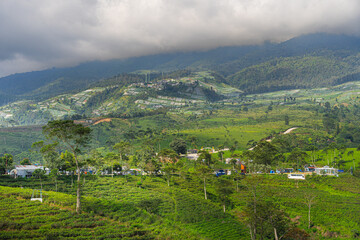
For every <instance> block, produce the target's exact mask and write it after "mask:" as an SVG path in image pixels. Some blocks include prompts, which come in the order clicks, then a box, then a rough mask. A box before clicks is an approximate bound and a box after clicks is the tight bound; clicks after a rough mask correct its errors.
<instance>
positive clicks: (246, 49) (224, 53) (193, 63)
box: [0, 33, 360, 104]
mask: <svg viewBox="0 0 360 240" xmlns="http://www.w3.org/2000/svg"><path fill="white" fill-rule="evenodd" d="M359 52H360V38H358V37H354V36H345V35H331V34H323V33H318V34H310V35H303V36H299V37H296V38H293V39H290V40H288V41H285V42H282V43H265V44H263V45H258V46H237V47H236V46H235V47H219V48H216V49H211V50H209V51H201V52H183V53H167V54H158V55H150V56H143V57H133V58H129V59H123V60H108V61H93V62H87V63H82V64H79V65H78V66H74V67H70V68H52V69H47V70H44V71H34V72H28V73H17V74H13V75H10V76H6V77H3V78H0V104H5V103H7V102H11V101H13V100H14V99H16V100H19V99H46V98H49V97H53V96H56V95H59V94H64V93H67V92H76V91H80V90H84V89H86V88H87V87H89V86H90V85H91V84H94V83H96V82H98V81H101V80H104V79H107V78H111V77H113V76H116V75H118V74H121V73H131V72H136V71H141V70H148V71H149V70H150V71H158V72H169V71H174V70H178V69H192V70H196V71H199V70H211V71H215V72H217V73H218V74H219V75H220V76H222V77H223V80H224V82H226V83H230V84H231V85H232V86H233V87H238V88H242V86H243V85H244V84H243V82H244V81H245V80H244V79H243V78H242V77H241V72H242V71H244V69H247V68H254V67H255V68H256V69H257V68H258V67H259V66H258V65H261V64H264V63H266V62H271V61H275V60H277V59H280V60H281V61H284V59H287V58H294V59H295V60H296V57H300V58H307V57H308V56H309V55H310V56H312V57H319V56H322V57H325V58H327V59H333V58H335V59H338V63H340V62H342V61H343V60H344V59H346V58H349V57H351V56H352V57H353V58H356V59H355V65H356V66H355V67H354V69H352V70H351V71H347V72H344V73H343V72H339V73H334V74H335V75H334V76H333V77H334V78H336V79H340V80H337V81H335V82H337V83H339V81H340V82H341V79H344V78H345V79H346V76H347V75H351V76H357V73H359V72H360V67H359V66H360V64H359V61H358V56H357V54H358V53H359ZM294 59H292V60H294ZM315 67H316V66H315ZM324 69H327V68H324ZM288 70H289V71H290V75H294V74H295V72H296V71H295V70H294V69H291V68H290V69H288ZM319 74H324V72H319ZM316 78H317V76H314V77H313V78H311V79H316ZM299 79H302V76H299V77H298V79H297V80H296V81H299ZM311 79H308V80H307V81H312V80H311ZM352 79H353V80H358V79H357V78H356V79H354V77H352ZM328 80H329V81H328V84H333V83H332V81H333V79H328ZM246 81H248V82H250V83H251V81H252V82H253V84H252V85H254V84H257V83H256V82H257V80H256V79H252V78H249V79H246ZM262 82H266V83H264V84H265V85H269V86H270V87H267V88H263V89H262V90H259V91H260V92H264V91H269V90H273V89H274V88H276V86H277V85H278V84H274V83H273V82H272V81H271V79H270V80H269V79H267V78H266V77H265V78H264V79H262ZM283 85H289V88H296V87H299V84H295V85H294V84H292V83H291V81H290V82H286V83H284V84H283ZM303 86H305V87H306V86H320V85H317V84H316V83H315V85H314V84H311V83H308V84H303ZM241 90H244V91H245V92H249V93H254V92H256V91H258V90H257V89H256V88H252V87H251V86H250V87H249V88H247V87H245V89H241Z"/></svg>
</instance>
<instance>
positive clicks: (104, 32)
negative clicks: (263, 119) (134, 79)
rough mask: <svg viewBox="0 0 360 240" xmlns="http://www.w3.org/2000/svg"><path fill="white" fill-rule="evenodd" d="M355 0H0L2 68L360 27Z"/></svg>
mask: <svg viewBox="0 0 360 240" xmlns="http://www.w3.org/2000/svg"><path fill="white" fill-rule="evenodd" d="M358 22H360V1H358V0H291V1H289V0H221V1H219V0H172V1H168V0H62V1H56V0H27V1H23V0H3V1H1V2H0V29H2V34H1V38H0V76H4V75H6V74H10V73H13V72H18V71H29V70H35V69H41V68H47V67H52V66H70V65H73V64H76V63H79V62H82V61H89V60H95V59H99V60H105V59H111V58H126V57H131V56H140V55H146V54H153V53H161V52H169V51H172V52H173V51H187V50H200V49H208V48H215V47H217V46H229V45H244V44H254V43H255V44H256V43H261V42H263V41H283V40H286V39H289V38H291V37H295V36H297V35H301V34H308V33H314V32H329V33H344V34H354V35H359V34H360V27H359V24H358Z"/></svg>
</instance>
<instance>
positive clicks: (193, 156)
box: [9, 149, 342, 179]
mask: <svg viewBox="0 0 360 240" xmlns="http://www.w3.org/2000/svg"><path fill="white" fill-rule="evenodd" d="M224 150H226V149H224ZM210 151H212V152H213V153H214V152H216V151H215V150H214V149H210ZM199 155H200V153H199V152H198V150H197V149H191V150H188V152H187V154H186V155H185V156H186V157H187V158H188V159H190V160H197V159H198V157H199ZM233 160H236V161H233ZM225 162H226V164H234V163H235V164H237V165H238V166H239V168H237V169H238V170H237V171H240V174H246V172H247V168H246V165H245V163H244V162H242V161H241V160H240V159H236V158H235V159H234V158H226V159H225ZM37 169H41V170H45V174H46V175H48V174H49V173H50V169H49V168H45V167H44V166H38V165H17V166H15V169H13V170H11V171H10V173H9V174H10V175H11V176H13V177H14V178H17V177H23V178H29V177H32V175H33V172H34V171H35V170H37ZM304 170H305V171H304V172H301V170H300V172H299V171H298V172H297V173H295V172H294V169H293V168H284V169H277V170H275V171H274V170H271V171H270V173H273V174H283V173H285V174H288V178H289V179H305V175H307V174H312V173H315V174H317V175H327V176H338V173H339V172H341V171H342V170H338V169H336V168H332V167H329V166H324V167H315V166H313V165H305V166H304ZM232 171H234V170H230V169H217V170H215V171H214V174H215V175H216V176H221V175H231V173H232ZM84 173H85V174H93V173H94V171H92V170H91V169H90V170H89V169H87V170H84ZM102 174H110V173H108V172H104V173H102ZM115 174H118V175H119V174H121V175H146V173H145V172H144V171H143V170H141V169H129V170H127V171H121V172H119V173H116V172H115Z"/></svg>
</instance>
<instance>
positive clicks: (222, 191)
mask: <svg viewBox="0 0 360 240" xmlns="http://www.w3.org/2000/svg"><path fill="white" fill-rule="evenodd" d="M215 190H216V192H217V194H218V197H219V199H220V201H221V203H222V205H223V210H224V212H225V210H226V204H227V203H228V202H229V201H230V200H229V199H230V198H229V196H230V194H232V193H233V185H232V182H231V181H230V180H229V179H226V178H224V177H219V178H218V179H217V181H216V182H215Z"/></svg>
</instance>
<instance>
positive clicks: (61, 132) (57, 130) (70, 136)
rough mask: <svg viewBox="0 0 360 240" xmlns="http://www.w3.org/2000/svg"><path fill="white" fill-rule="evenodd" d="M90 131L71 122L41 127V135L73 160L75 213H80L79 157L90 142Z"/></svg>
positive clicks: (66, 121) (57, 122) (51, 122)
mask: <svg viewBox="0 0 360 240" xmlns="http://www.w3.org/2000/svg"><path fill="white" fill-rule="evenodd" d="M90 133H91V129H90V128H89V127H85V126H83V125H81V124H75V123H74V121H73V120H54V121H50V122H48V124H47V125H45V126H44V127H43V134H44V135H45V136H46V138H47V139H49V140H52V141H54V142H61V143H62V144H63V146H64V147H65V148H66V149H67V150H69V151H70V152H71V153H72V154H73V155H74V158H75V164H76V171H77V190H76V212H77V213H78V214H79V213H80V212H81V202H80V197H81V183H80V175H81V172H80V164H81V162H80V161H81V160H80V159H79V155H80V154H81V153H82V150H83V148H85V147H86V146H87V145H88V144H89V142H90V140H91V139H90Z"/></svg>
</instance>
